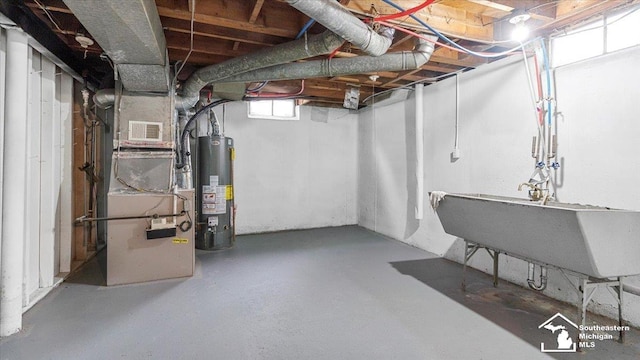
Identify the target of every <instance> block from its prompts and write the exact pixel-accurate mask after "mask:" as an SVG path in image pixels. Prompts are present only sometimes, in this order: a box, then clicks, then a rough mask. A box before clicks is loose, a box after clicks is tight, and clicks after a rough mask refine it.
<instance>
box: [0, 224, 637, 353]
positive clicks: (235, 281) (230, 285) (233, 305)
mask: <svg viewBox="0 0 640 360" xmlns="http://www.w3.org/2000/svg"><path fill="white" fill-rule="evenodd" d="M104 261H105V259H104V256H99V257H98V258H96V259H94V260H93V261H92V262H91V263H89V264H88V265H86V266H85V267H84V268H83V269H82V270H81V271H80V272H79V273H78V274H76V275H75V276H74V277H73V278H71V279H70V280H69V281H67V282H65V283H64V284H63V285H62V286H60V287H59V288H58V289H56V290H54V291H53V292H52V293H51V294H50V295H49V296H48V297H47V298H45V299H44V300H42V301H41V302H40V303H39V304H37V305H36V306H35V307H34V308H33V309H32V310H30V311H29V312H28V313H27V314H25V316H24V330H23V331H22V332H21V333H19V334H16V335H13V336H11V337H8V338H5V339H3V340H1V341H0V358H1V359H116V358H117V359H225V360H226V359H403V360H404V359H510V360H511V359H538V358H549V357H548V356H547V355H546V354H543V353H541V352H540V342H541V341H544V340H545V339H546V340H547V341H548V340H549V339H548V338H546V336H547V335H546V332H545V331H541V330H539V329H538V325H539V324H541V323H542V322H544V321H545V320H546V319H548V318H549V317H551V316H552V315H554V314H555V313H556V312H562V313H564V314H565V315H567V316H569V317H571V316H573V318H575V317H576V315H577V311H576V310H575V308H572V307H570V306H567V305H564V304H561V303H558V302H555V301H552V300H549V299H548V298H546V297H544V296H542V295H540V294H537V293H535V292H533V291H529V290H526V289H523V288H520V287H517V286H515V285H512V284H509V283H506V282H502V283H501V284H500V287H499V288H497V289H495V288H493V287H492V286H491V278H490V277H489V276H488V275H486V274H483V273H480V272H478V271H475V270H472V271H470V272H469V273H468V286H467V292H466V293H463V292H462V291H461V290H460V286H459V285H460V275H461V266H460V265H459V264H456V263H453V262H450V261H448V260H444V259H441V258H438V257H436V256H435V255H433V254H430V253H427V252H425V251H422V250H418V249H415V248H412V247H410V246H407V245H404V244H402V243H400V242H396V241H393V240H389V239H387V238H385V237H383V236H380V235H378V234H375V233H373V232H370V231H367V230H364V229H362V228H359V227H356V226H349V227H340V228H327V229H315V230H305V231H291V232H281V233H273V234H266V235H251V236H240V237H239V238H238V242H237V246H236V248H235V249H233V250H228V251H224V252H215V253H205V252H202V253H199V254H198V260H197V274H196V276H194V277H193V278H189V279H177V280H166V281H159V282H154V283H147V284H138V285H127V286H117V287H105V286H103V285H102V284H104V266H101V265H104ZM589 316H590V320H591V322H595V323H598V324H600V325H611V324H614V323H615V322H614V321H612V320H607V319H603V318H598V317H595V316H594V315H591V314H590V315H589ZM550 355H552V356H553V358H558V359H564V358H579V359H613V358H616V359H637V358H639V357H640V336H639V334H638V332H637V331H635V330H633V331H631V332H630V333H628V334H627V342H626V344H624V345H622V344H619V343H617V342H615V341H612V340H608V341H602V342H598V344H597V346H596V348H595V349H592V350H588V351H586V352H584V353H580V354H550Z"/></svg>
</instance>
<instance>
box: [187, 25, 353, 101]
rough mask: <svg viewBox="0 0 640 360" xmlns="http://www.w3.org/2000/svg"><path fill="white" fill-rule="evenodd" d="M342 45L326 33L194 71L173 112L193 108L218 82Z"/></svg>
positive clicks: (328, 51) (315, 54)
mask: <svg viewBox="0 0 640 360" xmlns="http://www.w3.org/2000/svg"><path fill="white" fill-rule="evenodd" d="M343 43H344V39H342V38H341V37H340V36H338V35H336V34H334V33H333V32H331V31H325V32H323V33H322V34H318V35H312V36H309V37H305V38H301V39H299V40H295V41H291V42H287V43H284V44H279V45H276V46H273V47H270V48H266V49H262V50H260V51H257V52H254V53H251V54H247V55H243V56H239V57H236V58H233V59H230V60H227V61H225V62H222V63H220V64H215V65H210V66H207V67H204V68H202V69H199V70H198V71H196V72H194V73H193V74H192V75H191V76H190V77H189V79H188V80H187V82H186V83H185V84H184V87H183V90H182V97H180V96H178V97H176V109H178V110H180V111H185V110H188V109H190V108H191V107H193V106H194V105H195V104H196V102H197V101H198V98H199V94H200V89H202V88H203V87H205V86H206V85H208V84H211V83H215V82H223V81H221V80H224V79H226V78H228V77H230V76H233V75H236V74H240V73H243V72H246V71H251V70H255V69H260V68H263V67H267V66H273V65H279V64H286V63H288V62H291V61H295V60H299V59H304V58H309V57H314V56H318V55H326V54H329V53H331V52H332V51H333V50H335V49H336V48H338V47H340V46H341V45H342V44H343ZM224 82H229V81H224Z"/></svg>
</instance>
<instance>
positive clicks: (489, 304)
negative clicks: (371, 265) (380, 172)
mask: <svg viewBox="0 0 640 360" xmlns="http://www.w3.org/2000/svg"><path fill="white" fill-rule="evenodd" d="M390 264H391V266H393V268H394V269H396V270H397V271H398V272H400V273H401V274H403V275H408V276H411V277H413V278H415V279H416V280H418V281H420V282H422V283H423V284H425V285H427V286H429V287H430V288H432V289H434V290H436V291H438V292H440V293H441V294H443V295H445V296H447V297H448V298H449V299H451V300H453V301H455V302H457V303H459V304H461V305H463V306H464V307H466V308H467V309H469V310H472V311H473V312H475V313H477V314H478V315H480V316H482V317H484V318H485V319H487V320H489V321H491V322H492V323H494V324H496V325H498V326H500V327H502V328H503V329H505V330H507V331H509V332H510V333H511V334H513V335H515V336H517V337H518V338H520V339H522V340H523V341H525V342H527V343H529V344H531V346H533V347H535V348H537V349H539V348H540V343H541V342H544V343H545V344H554V343H555V341H556V335H555V334H553V333H551V332H550V331H545V330H541V329H539V328H538V326H539V325H540V324H542V323H544V322H545V321H546V320H548V319H549V318H550V317H552V316H553V315H555V314H556V313H561V314H564V315H565V316H567V317H568V318H569V319H573V320H576V319H577V318H579V315H578V309H577V308H576V307H575V306H572V305H570V304H566V303H562V302H560V301H557V300H554V299H551V298H549V297H546V296H544V295H542V294H539V293H536V292H533V291H530V290H528V289H525V288H522V287H520V286H517V285H514V284H511V283H508V282H506V281H501V282H500V284H499V285H498V287H497V288H494V287H493V284H492V281H493V279H492V277H491V276H490V275H488V274H485V273H483V272H480V271H478V270H475V269H473V268H470V267H469V268H467V275H466V280H467V291H466V292H463V291H462V290H461V288H460V285H461V281H462V265H460V264H458V263H456V262H453V261H451V260H447V259H444V258H433V259H422V260H408V261H398V262H391V263H390ZM429 305H434V304H429ZM588 316H589V318H590V319H592V321H593V322H594V323H595V324H599V325H613V324H612V320H610V319H607V318H604V317H601V316H596V315H593V314H589V315H588ZM443 325H445V326H446V325H447V324H443ZM448 325H451V326H464V324H448ZM571 335H572V337H573V336H577V334H571ZM625 341H626V342H625V344H619V343H618V342H617V341H616V340H605V341H598V343H597V346H596V347H595V348H593V349H588V350H586V351H585V352H583V353H582V354H580V358H581V359H604V358H616V359H637V358H638V356H639V354H640V334H639V333H638V331H636V330H633V329H632V330H631V331H630V332H627V334H626V340H625ZM495 345H496V346H500V345H501V344H495ZM547 355H550V356H552V357H553V358H556V359H566V358H567V356H569V357H571V358H573V356H576V354H563V353H557V354H554V353H548V354H547Z"/></svg>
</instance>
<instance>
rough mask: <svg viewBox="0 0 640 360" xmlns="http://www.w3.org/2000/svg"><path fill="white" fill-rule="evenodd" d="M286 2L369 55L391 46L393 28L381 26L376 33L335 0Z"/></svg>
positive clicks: (384, 50)
mask: <svg viewBox="0 0 640 360" xmlns="http://www.w3.org/2000/svg"><path fill="white" fill-rule="evenodd" d="M286 2H287V3H289V5H291V6H293V7H294V8H296V9H298V10H299V11H300V12H302V13H304V14H305V15H307V16H309V17H310V18H312V19H315V20H316V21H317V22H319V23H320V24H322V25H324V27H326V28H327V29H329V30H331V31H333V32H335V33H336V34H340V36H342V37H343V38H344V39H345V40H347V41H348V42H350V43H352V44H353V45H355V46H357V47H359V48H360V49H362V51H364V52H366V53H367V54H369V55H371V56H380V55H382V54H384V53H386V52H387V50H388V49H389V46H391V41H392V40H393V33H394V31H393V29H389V28H386V27H382V28H381V29H382V31H381V34H378V33H377V32H376V31H375V30H373V29H371V28H370V27H369V26H367V25H366V24H365V23H363V22H362V21H360V19H358V18H357V17H355V16H354V15H353V14H351V12H350V11H349V10H347V9H346V8H345V7H344V6H342V5H340V3H338V2H337V1H334V0H286Z"/></svg>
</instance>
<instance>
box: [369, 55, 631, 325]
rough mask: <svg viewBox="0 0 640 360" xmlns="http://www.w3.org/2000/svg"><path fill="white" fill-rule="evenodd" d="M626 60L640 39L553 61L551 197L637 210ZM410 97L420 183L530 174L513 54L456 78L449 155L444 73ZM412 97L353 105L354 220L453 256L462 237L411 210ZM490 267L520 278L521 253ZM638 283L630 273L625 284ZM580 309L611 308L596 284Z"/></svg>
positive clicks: (531, 125)
mask: <svg viewBox="0 0 640 360" xmlns="http://www.w3.org/2000/svg"><path fill="white" fill-rule="evenodd" d="M638 63H640V48H638V47H635V48H631V49H627V50H623V51H620V52H617V53H614V54H609V55H606V56H602V57H598V58H596V59H590V60H586V61H583V62H580V63H576V64H570V65H566V66H564V67H561V68H558V69H556V71H555V79H556V87H557V102H558V111H559V113H560V115H559V117H558V121H557V122H556V123H557V126H558V153H559V156H560V157H561V163H562V165H563V167H562V170H561V171H560V172H559V173H558V177H557V180H558V183H559V185H560V186H559V190H558V197H559V200H561V201H564V202H576V203H582V204H593V205H604V206H610V207H617V208H624V209H631V210H640V196H637V192H638V191H637V187H638V186H637V184H638V183H640V157H638V155H637V154H638V153H639V152H640V142H638V139H639V138H640V122H638V113H639V111H638V110H639V108H638V105H637V104H638V99H640V87H639V86H638V85H637V84H640V71H638V70H637V64H638ZM422 101H424V108H425V150H424V153H425V173H424V175H423V176H424V177H425V190H426V191H432V190H443V191H447V192H462V193H464V192H469V193H485V194H494V195H505V196H517V197H525V196H526V195H525V194H524V193H519V192H518V191H517V186H518V184H519V183H521V182H525V181H527V180H528V179H529V176H530V175H531V173H532V171H533V160H532V159H531V156H530V152H531V137H532V136H533V135H535V134H536V125H535V118H534V113H533V110H532V107H533V105H532V103H531V98H530V95H529V92H528V84H527V80H526V77H525V69H524V65H523V62H522V57H521V56H515V57H513V58H509V59H505V60H501V61H497V62H494V63H492V64H489V65H485V66H482V67H480V68H478V69H476V70H474V71H471V72H468V73H465V74H462V75H461V77H460V108H459V122H460V148H461V150H462V158H461V159H459V160H458V161H456V162H451V161H450V153H451V151H452V150H453V145H454V126H455V79H453V78H450V79H447V80H445V81H441V82H439V83H437V84H433V85H430V86H427V87H426V88H425V94H424V98H423V99H422ZM414 104H415V99H414V98H411V99H409V100H407V101H405V102H403V103H397V104H393V105H389V106H381V107H380V106H378V107H374V108H373V109H369V110H367V111H363V112H362V113H361V114H360V117H359V133H358V136H359V138H358V151H359V154H360V155H359V166H358V223H359V224H360V225H361V226H364V227H366V228H369V229H372V230H374V231H377V232H380V233H382V234H385V235H388V236H390V237H392V238H394V239H398V240H401V241H404V242H406V243H409V244H412V245H414V246H417V247H419V248H422V249H425V250H428V251H431V252H434V253H436V254H439V255H443V256H445V257H447V258H450V259H453V260H455V261H458V262H462V254H463V243H462V241H461V240H457V239H456V238H455V237H453V236H450V235H447V234H445V233H444V231H443V229H442V226H441V225H440V222H439V220H438V218H437V216H436V215H435V213H434V212H433V211H431V209H425V218H424V220H422V221H421V222H418V221H416V220H414V219H413V211H412V209H413V204H414V202H415V201H414V200H413V199H414V196H413V194H415V184H414V182H415V180H412V179H413V176H414V171H415V170H414V168H413V165H412V164H413V159H414V157H415V155H414V152H415V140H414V135H413V134H412V132H411V127H412V126H413V122H414V110H413V109H414ZM425 196H428V195H426V194H425ZM425 204H428V201H427V199H425ZM541 226H544V224H541ZM639 241H640V239H639ZM638 256H640V254H638ZM491 264H492V263H491V261H490V258H489V256H488V255H486V254H485V253H478V255H477V256H476V257H475V258H474V259H473V260H472V262H471V265H472V266H474V267H476V268H479V269H481V270H483V271H486V272H490V271H491ZM500 267H501V272H500V275H501V277H503V278H505V279H508V280H510V281H513V282H515V283H518V284H521V285H523V286H526V271H527V269H526V263H525V262H523V261H521V260H517V259H514V258H509V257H505V256H503V257H501V263H500ZM549 277H550V279H549V286H548V289H547V290H546V291H545V294H547V295H548V296H551V297H554V298H557V299H560V300H563V301H569V302H572V303H575V302H576V301H577V300H578V297H577V295H576V293H575V291H573V290H572V289H571V285H570V284H569V283H568V282H567V280H565V279H564V278H563V277H562V276H561V275H560V274H559V273H558V272H557V271H555V270H550V271H549ZM638 280H639V279H637V278H634V279H631V282H632V283H633V284H636V285H637V284H638V283H639V281H638ZM626 300H628V301H627V306H626V309H625V311H626V313H625V318H626V319H627V321H630V322H631V323H632V324H635V325H640V298H638V297H636V296H635V295H631V294H629V295H628V296H627V297H626ZM591 310H593V311H596V312H599V313H603V314H606V315H609V316H617V305H616V303H615V301H614V300H613V297H611V295H610V294H609V293H608V292H606V291H603V292H602V293H598V295H596V297H595V303H592V306H591ZM576 313H577V311H576Z"/></svg>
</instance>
